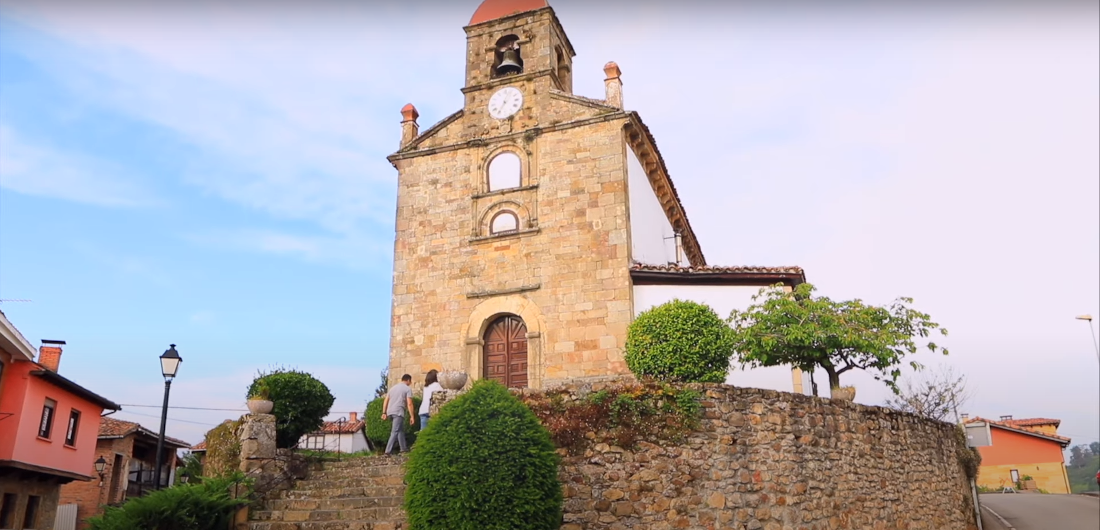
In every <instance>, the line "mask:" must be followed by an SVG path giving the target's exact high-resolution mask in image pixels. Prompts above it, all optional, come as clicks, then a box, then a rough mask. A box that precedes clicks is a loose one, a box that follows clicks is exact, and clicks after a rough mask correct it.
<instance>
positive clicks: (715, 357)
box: [626, 300, 733, 383]
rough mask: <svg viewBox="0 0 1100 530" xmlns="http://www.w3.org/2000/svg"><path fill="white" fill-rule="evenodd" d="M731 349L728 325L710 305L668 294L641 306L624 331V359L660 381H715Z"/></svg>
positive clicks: (642, 374) (722, 375)
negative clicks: (643, 308)
mask: <svg viewBox="0 0 1100 530" xmlns="http://www.w3.org/2000/svg"><path fill="white" fill-rule="evenodd" d="M732 355H733V330H731V329H730V327H729V325H727V324H726V322H725V321H723V320H722V319H721V318H720V317H719V316H718V314H717V313H715V312H714V310H713V309H711V308H710V306H708V305H706V304H699V303H696V302H690V301H685V300H672V301H671V302H667V303H664V304H661V305H659V306H657V307H654V308H651V309H648V310H646V311H643V312H642V314H640V315H638V317H637V318H635V319H634V322H632V323H631V324H630V328H629V329H628V330H627V334H626V365H627V366H628V367H629V368H630V371H631V372H634V375H636V376H639V377H652V378H655V379H658V380H662V381H671V382H684V383H721V382H723V381H725V380H726V374H727V373H728V372H729V367H730V357H731V356H732Z"/></svg>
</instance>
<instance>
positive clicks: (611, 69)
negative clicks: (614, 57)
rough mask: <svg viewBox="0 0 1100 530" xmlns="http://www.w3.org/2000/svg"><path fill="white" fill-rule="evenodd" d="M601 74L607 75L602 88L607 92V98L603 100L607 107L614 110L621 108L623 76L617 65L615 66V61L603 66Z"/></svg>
mask: <svg viewBox="0 0 1100 530" xmlns="http://www.w3.org/2000/svg"><path fill="white" fill-rule="evenodd" d="M603 72H604V73H605V74H607V79H604V82H603V83H604V88H605V89H606V90H607V97H606V98H605V99H606V101H607V104H608V105H611V106H612V107H615V108H619V109H621V108H623V80H622V79H621V76H622V75H623V72H622V70H619V65H617V64H615V61H611V62H609V63H607V64H605V65H603Z"/></svg>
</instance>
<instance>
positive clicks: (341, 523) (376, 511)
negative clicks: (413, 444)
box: [248, 455, 407, 530]
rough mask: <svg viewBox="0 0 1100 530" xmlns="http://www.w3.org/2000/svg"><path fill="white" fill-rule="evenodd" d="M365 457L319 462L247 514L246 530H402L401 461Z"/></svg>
mask: <svg viewBox="0 0 1100 530" xmlns="http://www.w3.org/2000/svg"><path fill="white" fill-rule="evenodd" d="M406 460H407V458H406V457H405V456H404V455H401V456H389V455H382V456H368V457H360V458H350V459H347V460H341V461H334V462H324V463H322V464H321V466H320V469H313V470H311V471H310V474H309V478H307V479H304V480H299V481H298V482H297V483H296V484H295V485H294V487H293V488H291V489H290V490H287V491H283V492H281V493H280V494H279V495H278V497H276V498H273V499H268V500H267V501H265V502H264V503H263V508H262V509H261V510H257V511H253V512H252V513H251V517H250V518H251V520H250V521H249V525H248V528H249V530H403V529H404V528H405V512H404V511H403V510H402V509H401V503H402V501H403V500H404V496H405V485H404V478H405V462H406Z"/></svg>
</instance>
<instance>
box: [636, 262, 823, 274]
mask: <svg viewBox="0 0 1100 530" xmlns="http://www.w3.org/2000/svg"><path fill="white" fill-rule="evenodd" d="M630 268H631V270H636V271H652V272H679V273H693V274H728V273H735V274H740V273H749V274H797V275H805V272H804V271H803V270H802V267H757V266H736V267H721V266H709V265H704V266H701V267H681V266H679V265H648V264H645V263H635V264H634V265H633V266H631V267H630Z"/></svg>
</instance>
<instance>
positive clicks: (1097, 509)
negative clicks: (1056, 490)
mask: <svg viewBox="0 0 1100 530" xmlns="http://www.w3.org/2000/svg"><path fill="white" fill-rule="evenodd" d="M981 503H982V506H984V507H985V508H990V509H992V510H993V511H994V512H997V514H999V515H1000V516H1001V517H1003V518H1004V519H1005V520H1006V521H1008V524H1009V525H1011V526H1012V527H1014V528H1015V529H1016V530H1054V529H1057V530H1097V529H1098V528H1100V499H1098V498H1096V497H1089V496H1085V495H1041V494H1026V493H1017V494H1012V493H1007V494H1000V493H984V494H982V495H981ZM985 508H983V509H982V512H983V513H982V524H983V526H984V528H985V530H1007V529H1006V527H1005V526H1004V525H1002V524H1000V522H999V521H997V518H996V517H990V514H989V513H988V510H986V509H985Z"/></svg>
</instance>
